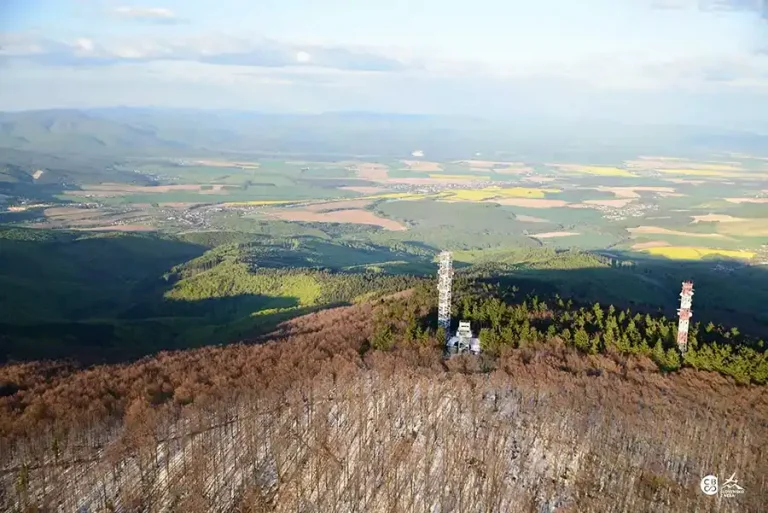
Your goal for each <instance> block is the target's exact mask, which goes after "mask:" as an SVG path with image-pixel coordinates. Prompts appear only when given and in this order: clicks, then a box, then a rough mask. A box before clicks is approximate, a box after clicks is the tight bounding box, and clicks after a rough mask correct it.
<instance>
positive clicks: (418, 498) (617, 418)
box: [0, 289, 768, 513]
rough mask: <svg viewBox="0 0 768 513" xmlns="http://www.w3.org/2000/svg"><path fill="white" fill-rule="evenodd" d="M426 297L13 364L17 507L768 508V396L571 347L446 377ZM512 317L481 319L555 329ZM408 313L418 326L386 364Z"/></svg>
mask: <svg viewBox="0 0 768 513" xmlns="http://www.w3.org/2000/svg"><path fill="white" fill-rule="evenodd" d="M422 293H423V292H422V291H419V290H418V289H417V290H415V291H414V292H411V293H410V294H409V293H405V294H399V295H397V296H396V297H393V298H391V299H388V300H386V301H385V302H384V303H381V304H378V305H372V304H371V303H363V304H360V305H357V306H353V307H345V308H339V309H334V310H328V311H324V312H319V313H315V314H311V315H309V316H307V317H301V318H298V319H295V320H293V321H290V322H289V323H286V324H284V325H283V326H281V328H280V329H279V331H278V332H276V333H274V334H272V335H270V337H269V339H270V340H271V341H270V342H267V343H265V344H261V345H253V344H241V345H231V346H227V347H208V348H202V349H197V350H191V351H183V352H176V353H164V354H160V355H158V356H157V357H154V358H147V359H145V360H142V361H140V362H137V363H135V364H131V365H118V366H99V367H94V368H91V369H88V370H78V369H76V368H73V367H70V366H67V365H59V364H50V363H34V364H22V365H7V366H5V367H3V368H2V369H0V389H1V390H2V391H3V393H2V397H0V419H2V421H0V433H2V436H1V437H0V439H1V440H2V444H3V445H2V447H0V449H1V450H0V454H2V455H3V458H2V470H1V473H0V476H2V478H1V482H2V490H3V491H2V493H0V506H2V509H4V510H9V511H29V510H35V509H39V510H40V509H41V510H45V509H46V508H49V507H51V506H53V505H60V506H59V507H61V508H63V509H65V510H68V511H72V510H77V509H79V508H83V507H85V508H89V510H106V511H134V510H142V511H147V512H155V511H162V510H167V509H169V508H170V510H174V511H177V510H183V511H187V512H189V513H197V512H201V513H202V512H210V511H221V512H230V511H231V512H235V511H238V512H242V511H248V512H267V511H279V512H282V511H286V512H287V511H295V510H296V509H297V508H300V505H301V504H313V505H314V506H315V507H317V508H318V509H323V510H324V511H326V510H327V511H338V512H347V511H350V512H351V511H371V512H378V511H382V512H383V511H422V510H423V511H462V512H474V511H478V512H479V511H509V512H525V513H528V512H537V513H538V512H541V511H548V512H555V511H579V512H590V511H600V512H620V511H628V510H630V511H659V512H678V511H701V512H713V513H714V512H715V511H718V512H720V511H727V512H731V511H733V512H736V511H739V512H742V511H747V512H755V513H756V512H759V511H761V508H762V505H763V500H762V497H763V496H764V495H765V493H766V491H767V490H766V488H765V487H766V485H765V483H764V482H763V481H761V480H760V478H759V477H758V476H761V475H764V474H765V472H766V471H767V470H768V467H766V462H768V458H766V455H765V448H766V447H768V443H767V442H768V431H766V426H765V423H764V419H765V418H766V415H768V402H766V396H765V394H764V388H763V387H758V386H754V385H752V386H745V385H737V384H735V383H734V382H733V380H732V379H730V378H727V377H723V376H720V375H718V374H716V373H711V372H706V371H699V370H695V369H693V368H690V367H683V368H682V369H680V370H679V371H675V372H671V373H667V374H663V373H660V372H659V371H660V367H661V369H662V370H663V369H664V367H663V365H662V366H659V365H658V364H657V363H654V362H653V361H652V360H651V359H649V358H648V357H646V356H644V355H643V354H641V353H635V354H629V353H619V352H613V351H606V354H600V352H598V354H592V355H583V354H580V352H581V351H582V350H580V349H577V348H576V347H574V345H573V344H570V343H567V342H564V341H563V340H561V339H560V338H559V337H557V336H553V337H550V338H547V339H546V340H539V341H533V340H530V339H529V340H527V341H525V342H523V341H522V340H521V339H519V338H518V336H516V335H515V336H513V337H512V338H511V339H510V340H509V341H508V344H507V346H506V347H503V348H501V350H500V351H499V354H498V356H496V355H490V354H488V355H485V356H483V357H480V358H474V357H456V358H453V359H451V360H449V361H443V359H442V350H441V347H440V342H439V341H438V339H436V338H435V335H436V334H435V332H434V331H431V330H429V329H427V330H426V331H425V332H424V333H421V334H419V333H418V326H419V324H418V319H419V317H418V314H421V313H426V311H427V310H429V305H428V301H425V300H424V299H425V298H422V297H420V296H421V295H422ZM495 304H496V303H495V302H494V301H491V300H490V299H489V301H488V302H486V303H483V304H480V305H478V307H477V311H476V312H475V314H473V315H476V316H477V318H478V321H477V322H483V321H480V320H479V319H482V318H484V317H485V316H486V314H485V313H484V312H487V313H488V315H490V316H493V315H494V314H495V312H499V311H501V312H504V313H511V312H513V311H516V312H520V313H523V312H524V313H526V315H533V316H534V317H535V316H537V315H539V314H540V313H541V312H546V311H549V310H547V309H544V308H543V307H535V308H532V309H531V307H529V308H528V309H527V310H525V311H523V310H520V309H511V310H504V309H501V308H499V307H494V306H493V305H495ZM457 307H461V306H460V305H457ZM566 307H567V304H566ZM470 310H471V308H470ZM393 312H394V313H393ZM411 314H413V315H411ZM400 315H402V319H401V320H399V321H397V322H398V323H399V324H403V325H404V326H405V327H406V328H408V327H409V326H412V324H415V325H416V328H414V329H413V331H410V330H409V329H405V330H402V331H400V330H398V331H397V335H396V338H395V339H393V343H392V344H390V345H387V346H386V347H382V348H381V349H377V347H380V344H379V342H377V341H378V340H379V339H380V338H381V335H380V331H379V330H380V328H381V326H382V323H391V322H395V321H394V320H393V317H395V318H398V317H399V316H400ZM582 315H584V314H582ZM372 318H377V319H378V322H377V323H373V322H371V319H372ZM414 318H415V321H414ZM608 319H610V316H609V315H605V317H604V320H605V322H606V323H609V322H610V321H609V320H608ZM523 322H525V321H523ZM577 322H578V321H577ZM374 324H376V325H378V327H377V328H374ZM488 326H492V325H491V324H489V325H488ZM487 329H492V327H489V328H487ZM486 333H487V332H486ZM401 334H402V336H401ZM405 335H409V336H405ZM587 352H588V351H587ZM713 440H717V441H721V440H728V441H731V440H733V441H738V443H712V442H713ZM725 468H727V469H729V471H731V470H730V469H734V470H737V471H738V472H739V474H738V475H739V478H740V483H741V484H742V485H743V486H744V487H745V488H746V490H747V493H745V494H744V495H742V496H739V497H737V498H734V499H731V500H730V501H726V500H725V499H722V498H721V499H719V500H713V499H712V498H711V497H707V496H705V495H703V494H702V493H701V492H700V491H699V489H698V484H699V480H700V479H701V476H703V475H707V474H709V473H711V472H713V471H721V469H725Z"/></svg>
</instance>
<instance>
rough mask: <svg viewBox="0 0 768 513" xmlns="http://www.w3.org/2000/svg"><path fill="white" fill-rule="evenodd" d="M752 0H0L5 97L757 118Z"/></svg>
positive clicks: (758, 76) (750, 121)
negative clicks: (145, 0)
mask: <svg viewBox="0 0 768 513" xmlns="http://www.w3.org/2000/svg"><path fill="white" fill-rule="evenodd" d="M761 9H762V0H579V1H574V0H472V1H467V0H463V1H459V0H441V1H438V0H387V1H386V2H385V1H379V0H250V1H246V0H215V1H214V0H157V1H152V0H151V1H147V2H144V1H131V0H124V1H123V0H0V109H13V110H17V109H27V108H47V107H88V106H107V105H142V106H145V105H154V106H169V107H205V108H242V109H253V110H263V111H298V112H320V111H328V110H373V111H383V112H390V111H394V112H435V113H456V114H467V113H472V114H479V115H505V116H515V115H548V116H567V117H581V116H590V117H602V118H620V119H627V120H629V121H638V122H654V121H659V122H685V123H709V124H722V125H728V126H734V127H740V126H743V127H745V128H747V127H754V126H762V124H763V123H768V19H766V17H765V16H762V15H761V12H762V11H761Z"/></svg>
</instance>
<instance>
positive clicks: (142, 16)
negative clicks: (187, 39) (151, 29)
mask: <svg viewBox="0 0 768 513" xmlns="http://www.w3.org/2000/svg"><path fill="white" fill-rule="evenodd" d="M112 12H113V13H114V14H115V15H117V16H119V17H121V18H124V19H129V20H135V21H149V22H156V23H179V22H181V21H182V20H181V19H179V18H178V17H177V16H176V13H175V12H174V11H172V10H171V9H167V8H165V7H131V6H120V7H115V8H114V9H113V10H112Z"/></svg>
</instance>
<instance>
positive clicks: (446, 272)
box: [437, 251, 453, 340]
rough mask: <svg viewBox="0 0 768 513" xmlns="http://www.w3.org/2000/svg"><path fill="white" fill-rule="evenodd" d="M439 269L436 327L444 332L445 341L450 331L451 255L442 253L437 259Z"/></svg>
mask: <svg viewBox="0 0 768 513" xmlns="http://www.w3.org/2000/svg"><path fill="white" fill-rule="evenodd" d="M438 261H439V262H440V268H439V269H438V271H437V293H438V303H437V325H438V326H439V327H442V328H443V329H444V330H445V336H446V340H447V338H448V337H450V329H451V286H452V285H453V255H452V254H451V252H450V251H443V252H442V253H440V256H439V257H438Z"/></svg>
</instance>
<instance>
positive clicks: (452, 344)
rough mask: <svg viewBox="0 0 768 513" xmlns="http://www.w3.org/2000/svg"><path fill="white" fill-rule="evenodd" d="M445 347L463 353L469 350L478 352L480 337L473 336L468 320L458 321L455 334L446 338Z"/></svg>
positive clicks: (473, 352)
mask: <svg viewBox="0 0 768 513" xmlns="http://www.w3.org/2000/svg"><path fill="white" fill-rule="evenodd" d="M446 349H448V351H450V352H457V353H463V352H465V351H470V352H471V353H472V354H479V353H480V339H479V338H475V335H474V334H473V333H472V328H471V326H470V323H469V321H460V322H459V329H457V330H456V335H454V336H453V337H451V338H450V339H448V342H447V343H446Z"/></svg>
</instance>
